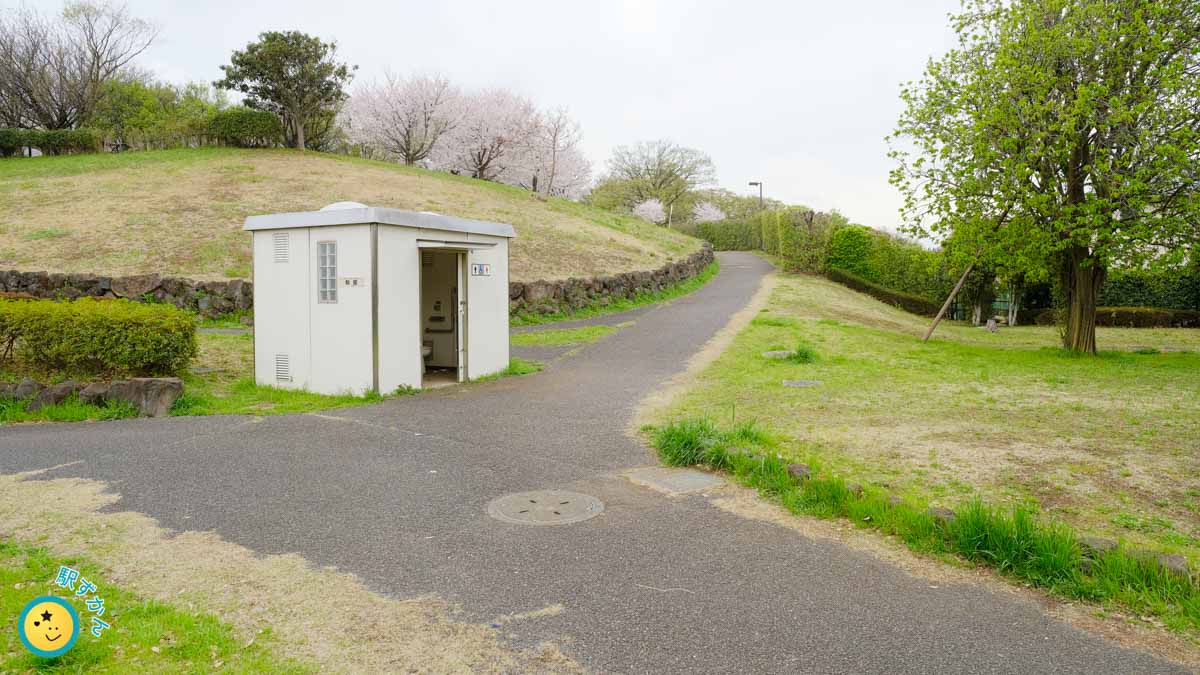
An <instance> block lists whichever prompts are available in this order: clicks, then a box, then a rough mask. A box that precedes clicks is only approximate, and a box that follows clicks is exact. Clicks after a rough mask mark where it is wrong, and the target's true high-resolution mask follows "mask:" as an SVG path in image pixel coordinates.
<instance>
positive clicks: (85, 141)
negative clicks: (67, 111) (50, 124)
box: [0, 129, 101, 157]
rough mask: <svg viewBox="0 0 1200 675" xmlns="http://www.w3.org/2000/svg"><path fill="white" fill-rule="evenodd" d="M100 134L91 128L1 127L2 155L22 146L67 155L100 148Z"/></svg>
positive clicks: (43, 152)
mask: <svg viewBox="0 0 1200 675" xmlns="http://www.w3.org/2000/svg"><path fill="white" fill-rule="evenodd" d="M100 146H101V139H100V136H99V134H97V133H96V132H94V131H92V130H91V129H0V156H2V157H12V156H13V155H15V154H17V153H19V152H20V151H21V149H22V148H26V147H31V148H37V149H38V150H40V151H41V152H42V154H44V155H66V154H73V153H82V152H97V151H98V150H100Z"/></svg>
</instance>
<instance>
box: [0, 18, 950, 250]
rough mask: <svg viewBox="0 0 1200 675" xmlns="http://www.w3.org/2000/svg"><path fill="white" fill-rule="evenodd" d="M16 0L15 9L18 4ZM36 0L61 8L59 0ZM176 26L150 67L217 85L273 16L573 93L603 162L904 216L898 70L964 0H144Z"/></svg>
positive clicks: (522, 86)
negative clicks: (891, 136) (644, 154)
mask: <svg viewBox="0 0 1200 675" xmlns="http://www.w3.org/2000/svg"><path fill="white" fill-rule="evenodd" d="M15 4H16V3H14V2H12V1H11V0H0V5H7V6H14V5H15ZM32 4H33V6H35V7H39V8H41V9H45V10H47V11H57V10H58V9H59V8H61V7H62V3H61V2H60V1H47V0H40V1H39V2H34V3H32ZM128 4H129V7H130V9H131V10H133V12H134V13H135V14H137V15H138V16H141V17H143V18H146V19H149V20H152V21H154V22H155V23H157V24H158V25H159V26H160V27H161V28H162V36H161V38H160V39H159V41H158V42H157V43H156V44H155V45H154V46H153V47H152V48H151V50H150V51H148V52H147V53H146V54H145V55H144V57H143V58H142V61H141V64H142V65H143V66H145V67H148V68H150V69H152V70H153V71H155V72H156V73H158V74H159V76H160V77H162V78H164V79H167V80H170V81H174V82H182V81H186V80H204V81H211V80H214V79H216V78H217V77H218V76H219V74H220V71H219V70H218V67H219V66H220V65H221V64H222V63H227V62H228V58H229V54H230V52H231V51H232V50H234V49H238V48H243V47H245V45H246V43H247V42H249V41H251V40H252V39H254V37H255V35H256V34H258V33H259V32H260V31H264V30H287V29H297V30H301V31H304V32H307V33H312V34H314V35H318V36H320V37H321V38H324V39H326V40H336V41H337V43H338V45H339V52H340V54H341V56H342V57H343V58H344V59H345V60H346V61H348V62H350V63H352V64H356V65H358V66H359V70H358V75H357V78H358V79H360V80H364V79H371V78H375V77H378V76H379V75H380V74H381V73H382V72H383V71H384V70H385V69H388V68H390V69H391V70H392V71H394V72H398V73H407V72H412V71H433V72H440V73H442V74H444V75H446V76H447V77H449V78H450V79H451V80H452V81H454V82H456V83H458V84H460V85H463V86H467V87H474V86H504V87H509V88H512V89H514V90H516V91H518V92H520V93H523V94H525V95H526V96H528V97H530V98H532V99H533V100H534V101H535V102H536V103H538V105H540V106H543V107H548V106H552V105H565V106H567V107H568V108H569V109H570V110H571V112H572V114H574V115H575V117H576V118H577V119H578V120H579V121H580V123H581V125H582V127H583V132H584V149H585V151H586V153H587V154H588V156H589V157H590V158H591V160H592V161H593V163H594V165H595V169H596V173H597V174H599V173H600V172H602V171H603V168H604V164H605V162H606V161H607V159H608V156H609V153H610V151H611V149H612V148H613V147H614V146H616V145H621V144H625V143H631V142H635V141H639V140H652V139H657V138H669V139H672V140H674V141H676V142H678V143H681V144H684V145H688V146H691V147H695V148H699V149H701V150H703V151H705V152H707V153H708V154H709V155H711V156H712V158H713V161H714V162H715V164H716V167H717V174H718V178H719V181H720V185H721V186H722V187H725V188H728V189H730V190H733V191H735V192H739V193H742V194H749V193H750V192H751V191H752V190H751V188H750V187H748V186H747V182H749V181H751V180H762V181H763V182H764V183H765V187H766V192H767V194H768V195H769V196H771V197H775V198H778V199H781V200H783V201H785V202H788V203H793V204H806V205H809V206H813V207H816V208H820V209H830V208H837V209H839V210H840V211H842V212H843V213H845V214H846V215H847V216H849V217H850V218H851V219H852V220H855V221H858V222H861V223H863V224H866V225H871V226H873V227H879V228H883V229H894V228H895V226H896V225H897V223H898V216H897V208H898V207H899V203H900V198H899V195H898V194H897V193H896V191H895V190H894V189H893V188H892V187H891V186H890V185H889V184H888V182H887V172H888V170H889V169H890V168H891V161H890V160H889V159H888V158H887V148H886V145H885V143H884V140H883V138H884V136H885V135H886V134H887V133H888V132H889V131H891V129H892V128H893V126H894V124H895V121H896V117H897V115H898V113H899V110H900V105H899V99H898V92H899V87H900V84H901V83H902V82H904V81H906V80H910V79H914V78H916V77H918V76H919V75H920V74H921V71H922V69H923V68H924V65H925V62H926V61H927V59H928V58H930V57H931V56H936V55H939V54H941V53H943V52H944V51H945V50H946V49H947V48H948V47H949V46H950V38H951V33H950V31H949V29H948V28H947V23H948V22H947V15H948V14H949V13H950V12H952V11H955V10H957V8H958V6H959V3H958V0H902V1H899V2H898V1H896V0H857V1H855V2H830V1H829V0H815V1H814V0H793V1H790V2H788V1H781V2H771V3H768V2H752V1H746V0H742V1H723V0H713V1H710V2H683V1H675V0H670V1H662V2H652V1H649V0H624V1H613V2H599V1H595V2H589V3H584V2H577V1H571V0H547V1H544V2H521V1H518V0H513V1H510V2H499V1H496V0H479V1H475V0H421V1H419V2H416V1H413V0H386V1H368V0H361V1H352V0H340V1H331V0H205V1H203V2H201V1H199V0H192V1H186V2H184V1H181V2H171V1H167V0H129V1H128Z"/></svg>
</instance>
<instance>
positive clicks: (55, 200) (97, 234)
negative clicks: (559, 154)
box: [0, 148, 699, 281]
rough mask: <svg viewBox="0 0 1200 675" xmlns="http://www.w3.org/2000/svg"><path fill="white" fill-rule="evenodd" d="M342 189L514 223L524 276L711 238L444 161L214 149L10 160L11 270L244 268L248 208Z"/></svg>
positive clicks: (3, 247) (208, 274) (3, 203)
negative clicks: (408, 163)
mask: <svg viewBox="0 0 1200 675" xmlns="http://www.w3.org/2000/svg"><path fill="white" fill-rule="evenodd" d="M336 201H357V202H362V203H365V204H370V205H372V206H388V207H394V208H402V209H409V210H415V211H435V212H439V213H446V214H451V215H456V216H461V217H466V218H476V219H482V220H493V221H498V222H505V223H511V224H512V225H513V226H514V227H515V228H516V230H517V235H518V237H517V239H516V240H515V241H514V242H513V245H512V251H511V255H510V268H511V269H510V271H511V275H512V278H513V279H514V280H516V281H532V280H536V279H559V278H565V277H569V276H593V275H602V274H611V273H614V272H623V271H631V270H642V269H653V268H657V267H659V266H661V265H662V264H663V263H664V262H666V261H668V260H671V259H675V258H680V257H683V256H685V255H687V254H689V253H691V252H692V251H693V250H695V249H697V248H698V247H699V241H698V240H695V239H692V238H690V237H686V236H684V235H682V234H679V233H677V232H674V231H670V230H666V229H664V228H662V227H658V226H655V225H651V224H648V223H645V222H643V221H640V220H638V219H636V218H631V217H626V216H620V215H617V214H614V213H610V212H607V211H602V210H599V209H592V208H589V207H585V206H582V205H580V204H576V203H573V202H569V201H566V200H561V199H551V200H540V199H537V198H535V197H533V196H532V195H531V194H530V193H529V192H527V191H525V190H520V189H517V188H512V187H508V186H504V185H499V184H495V183H487V182H484V181H478V180H473V179H469V178H461V177H458V176H452V175H450V174H445V173H437V172H432V171H425V170H422V169H415V168H409V167H404V166H399V165H396V164H389V163H384V162H374V161H368V160H360V159H354V158H347V157H339V156H334V155H324V154H320V153H311V152H310V153H299V152H295V151H289V150H237V149H231V148H202V149H197V150H167V151H154V152H137V153H125V154H122V155H111V154H102V155H81V156H71V157H44V158H34V159H10V160H5V161H2V162H0V242H2V243H0V268H14V269H21V270H47V271H54V272H95V273H102V274H112V275H119V274H137V273H144V272H158V273H161V274H169V275H179V276H187V277H191V278H195V279H223V278H235V277H242V278H244V277H248V276H249V274H250V236H249V234H247V233H245V232H242V230H241V227H242V223H243V221H244V220H245V218H246V216H249V215H254V214H263V213H276V212H283V211H309V210H316V209H319V208H321V207H323V206H325V205H326V204H329V203H331V202H336Z"/></svg>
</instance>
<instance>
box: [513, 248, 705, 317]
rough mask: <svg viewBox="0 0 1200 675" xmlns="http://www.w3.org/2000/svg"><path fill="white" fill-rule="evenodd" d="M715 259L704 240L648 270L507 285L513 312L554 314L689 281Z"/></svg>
mask: <svg viewBox="0 0 1200 675" xmlns="http://www.w3.org/2000/svg"><path fill="white" fill-rule="evenodd" d="M712 261H713V249H712V246H711V245H710V244H708V243H707V242H705V244H704V247H703V248H702V249H700V250H699V251H696V252H695V253H693V254H691V255H690V256H688V257H687V258H684V259H683V260H680V261H677V262H671V263H667V264H666V265H663V266H662V267H660V268H658V269H656V270H652V271H648V272H622V273H620V274H614V275H612V276H607V277H592V278H591V279H577V278H572V279H563V280H561V281H530V282H524V283H522V282H519V281H514V282H512V283H510V284H509V285H508V305H509V309H510V310H512V311H514V312H522V313H527V314H552V313H554V312H557V311H561V310H564V309H568V310H570V309H579V308H581V307H585V306H587V305H589V304H592V303H599V304H601V305H604V304H608V302H609V301H611V299H613V298H632V297H635V296H636V295H638V294H639V293H652V292H656V291H661V290H662V289H664V288H666V287H668V286H672V285H674V284H677V283H679V282H681V281H687V280H688V279H691V278H692V277H695V276H697V275H699V274H700V273H701V272H703V271H704V269H705V268H706V267H708V266H709V265H710V264H712Z"/></svg>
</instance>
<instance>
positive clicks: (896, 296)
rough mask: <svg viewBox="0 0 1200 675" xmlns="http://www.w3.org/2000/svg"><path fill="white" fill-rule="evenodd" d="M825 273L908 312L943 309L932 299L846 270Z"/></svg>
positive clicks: (928, 312) (933, 312)
mask: <svg viewBox="0 0 1200 675" xmlns="http://www.w3.org/2000/svg"><path fill="white" fill-rule="evenodd" d="M825 274H826V276H827V277H829V279H830V280H832V281H836V282H838V283H839V284H842V285H843V286H847V287H849V288H853V289H854V290H856V291H859V292H860V293H866V294H867V295H869V296H871V297H873V298H875V299H876V300H879V301H882V302H886V303H887V304H889V305H894V306H896V307H899V308H900V309H903V310H905V311H907V312H912V313H913V314H920V315H922V316H936V315H937V313H938V310H939V309H941V305H939V304H938V303H936V302H933V301H932V300H926V299H925V298H921V297H918V296H915V295H911V294H908V293H901V292H900V291H894V290H892V289H890V288H884V287H883V286H880V285H878V284H873V283H871V282H869V281H867V280H866V279H862V278H860V277H856V276H854V275H853V274H850V273H849V272H846V271H844V270H839V269H830V270H829V271H827V272H826V273H825Z"/></svg>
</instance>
